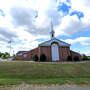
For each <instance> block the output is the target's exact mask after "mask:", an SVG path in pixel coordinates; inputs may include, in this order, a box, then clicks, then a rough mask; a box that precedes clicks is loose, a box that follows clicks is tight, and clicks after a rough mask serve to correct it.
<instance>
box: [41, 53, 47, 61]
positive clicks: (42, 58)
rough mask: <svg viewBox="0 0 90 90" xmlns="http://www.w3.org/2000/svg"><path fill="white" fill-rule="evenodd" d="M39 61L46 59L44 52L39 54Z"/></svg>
mask: <svg viewBox="0 0 90 90" xmlns="http://www.w3.org/2000/svg"><path fill="white" fill-rule="evenodd" d="M40 61H42V62H44V61H46V55H45V54H41V55H40Z"/></svg>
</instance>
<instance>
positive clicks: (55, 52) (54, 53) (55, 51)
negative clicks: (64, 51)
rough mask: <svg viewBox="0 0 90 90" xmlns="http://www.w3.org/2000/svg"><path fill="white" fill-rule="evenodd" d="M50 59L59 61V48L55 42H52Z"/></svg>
mask: <svg viewBox="0 0 90 90" xmlns="http://www.w3.org/2000/svg"><path fill="white" fill-rule="evenodd" d="M51 52H52V61H59V50H58V45H57V44H52V51H51Z"/></svg>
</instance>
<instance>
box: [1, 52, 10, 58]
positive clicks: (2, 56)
mask: <svg viewBox="0 0 90 90" xmlns="http://www.w3.org/2000/svg"><path fill="white" fill-rule="evenodd" d="M9 57H10V54H9V53H8V52H5V53H1V52H0V58H9Z"/></svg>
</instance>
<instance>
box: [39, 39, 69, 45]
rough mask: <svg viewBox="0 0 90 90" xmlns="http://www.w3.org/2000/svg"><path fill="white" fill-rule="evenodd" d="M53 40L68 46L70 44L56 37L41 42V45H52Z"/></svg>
mask: <svg viewBox="0 0 90 90" xmlns="http://www.w3.org/2000/svg"><path fill="white" fill-rule="evenodd" d="M53 42H57V43H58V44H59V46H68V47H69V46H70V44H68V43H66V42H63V41H61V40H59V39H56V38H53V39H51V40H48V41H45V42H43V43H41V44H39V46H51V43H53Z"/></svg>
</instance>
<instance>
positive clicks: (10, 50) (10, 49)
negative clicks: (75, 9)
mask: <svg viewBox="0 0 90 90" xmlns="http://www.w3.org/2000/svg"><path fill="white" fill-rule="evenodd" d="M11 43H12V41H11V40H10V41H9V42H8V44H9V48H10V50H9V54H10V56H11V48H12V46H11Z"/></svg>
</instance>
